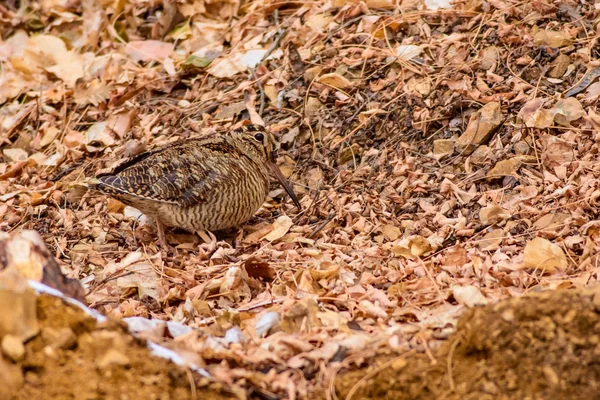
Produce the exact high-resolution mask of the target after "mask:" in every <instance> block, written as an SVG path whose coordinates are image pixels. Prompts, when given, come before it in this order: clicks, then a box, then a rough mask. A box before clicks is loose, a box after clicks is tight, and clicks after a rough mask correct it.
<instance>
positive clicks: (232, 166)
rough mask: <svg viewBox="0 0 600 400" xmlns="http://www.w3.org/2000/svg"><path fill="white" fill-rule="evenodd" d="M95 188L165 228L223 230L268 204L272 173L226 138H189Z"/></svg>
mask: <svg viewBox="0 0 600 400" xmlns="http://www.w3.org/2000/svg"><path fill="white" fill-rule="evenodd" d="M93 188H95V189H97V190H99V191H101V192H104V193H107V194H109V195H111V196H114V197H116V198H118V199H119V200H121V201H123V202H124V203H125V204H128V205H131V206H133V207H136V208H138V209H140V210H142V211H143V212H144V213H146V214H150V215H152V216H155V217H157V218H159V219H160V220H161V221H162V222H163V223H165V224H166V225H170V226H181V227H183V228H186V229H189V230H200V229H223V228H226V227H229V226H234V225H236V224H239V223H241V222H243V221H242V220H243V219H244V218H246V219H247V218H249V217H250V216H251V215H252V214H253V213H254V212H255V211H256V210H257V209H258V208H259V207H260V205H261V204H262V202H264V199H265V197H266V195H267V193H268V171H267V169H266V166H265V165H264V164H261V163H257V162H256V161H255V160H253V159H252V158H250V157H248V156H247V155H245V154H244V153H243V152H242V151H241V149H240V148H238V147H236V146H235V145H234V144H231V143H229V142H228V141H227V140H225V138H223V137H214V138H207V139H190V140H187V141H185V142H183V143H179V144H175V145H171V146H168V147H166V148H162V149H159V150H155V151H151V152H147V153H144V154H141V155H139V156H137V157H134V158H133V159H131V160H128V161H127V162H125V163H123V164H121V165H119V166H118V167H117V168H116V169H115V170H114V171H112V172H111V173H109V174H104V175H100V176H98V177H97V181H96V182H95V183H94V185H93Z"/></svg>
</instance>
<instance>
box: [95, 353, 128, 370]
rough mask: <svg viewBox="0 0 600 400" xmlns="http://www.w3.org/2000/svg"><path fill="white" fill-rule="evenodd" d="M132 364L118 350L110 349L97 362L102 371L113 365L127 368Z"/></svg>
mask: <svg viewBox="0 0 600 400" xmlns="http://www.w3.org/2000/svg"><path fill="white" fill-rule="evenodd" d="M130 363H131V361H130V360H129V357H127V356H126V355H125V354H123V353H121V352H120V351H118V350H115V349H110V350H108V351H107V352H106V353H104V355H103V356H101V357H100V359H99V360H98V361H97V362H96V365H97V366H98V367H99V368H100V369H105V368H107V367H110V366H113V365H119V366H127V365H129V364H130Z"/></svg>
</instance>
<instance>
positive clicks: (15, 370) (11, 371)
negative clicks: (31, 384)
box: [0, 357, 24, 399]
mask: <svg viewBox="0 0 600 400" xmlns="http://www.w3.org/2000/svg"><path fill="white" fill-rule="evenodd" d="M0 382H2V384H1V385H0V399H13V398H15V396H17V395H18V394H19V390H20V389H21V388H22V387H23V382H24V378H23V372H22V370H21V366H19V365H14V364H12V363H10V362H9V361H7V360H5V359H3V358H2V357H0ZM21 394H22V393H21Z"/></svg>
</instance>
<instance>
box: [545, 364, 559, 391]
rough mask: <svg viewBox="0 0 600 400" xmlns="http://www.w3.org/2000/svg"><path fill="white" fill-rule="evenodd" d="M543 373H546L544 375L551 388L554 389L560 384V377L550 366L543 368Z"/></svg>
mask: <svg viewBox="0 0 600 400" xmlns="http://www.w3.org/2000/svg"><path fill="white" fill-rule="evenodd" d="M542 371H543V372H544V375H545V376H546V380H547V381H548V384H549V385H550V386H552V387H554V386H557V385H558V384H559V383H560V379H559V377H558V375H557V374H556V372H554V370H553V369H552V367H550V366H549V365H546V366H544V367H543V368H542Z"/></svg>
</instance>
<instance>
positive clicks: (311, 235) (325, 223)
mask: <svg viewBox="0 0 600 400" xmlns="http://www.w3.org/2000/svg"><path fill="white" fill-rule="evenodd" d="M334 218H335V212H331V213H329V215H328V216H327V219H326V220H325V221H323V222H321V223H320V224H319V225H317V227H316V228H315V229H313V231H312V232H311V233H310V234H309V235H308V238H309V239H312V238H313V237H315V235H316V234H317V233H319V232H321V231H322V230H323V228H325V226H326V225H327V224H328V223H330V222H331V221H332V220H333V219H334Z"/></svg>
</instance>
